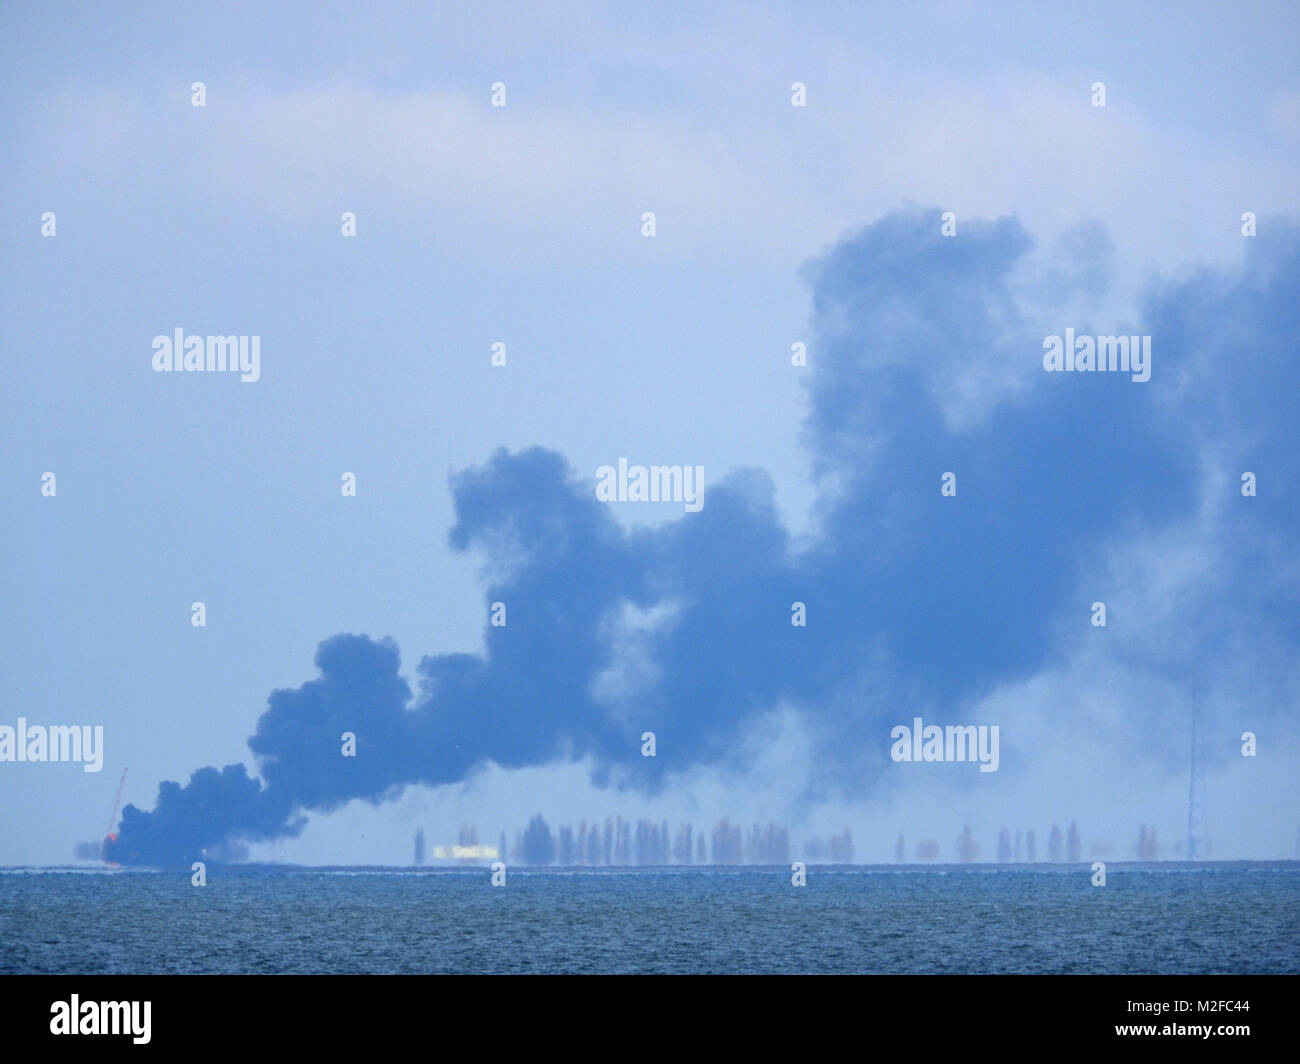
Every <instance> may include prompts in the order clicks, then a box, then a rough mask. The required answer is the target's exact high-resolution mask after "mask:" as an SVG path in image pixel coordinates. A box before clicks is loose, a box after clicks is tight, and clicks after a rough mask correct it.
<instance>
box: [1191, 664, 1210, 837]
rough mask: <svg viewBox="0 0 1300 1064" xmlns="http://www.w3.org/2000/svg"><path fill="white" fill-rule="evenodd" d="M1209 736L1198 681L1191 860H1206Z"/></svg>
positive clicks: (1194, 709)
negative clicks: (1206, 795)
mask: <svg viewBox="0 0 1300 1064" xmlns="http://www.w3.org/2000/svg"><path fill="white" fill-rule="evenodd" d="M1206 819H1207V818H1206V814H1205V736H1204V728H1203V726H1202V724H1201V707H1200V704H1199V702H1198V701H1197V698H1196V680H1195V679H1193V680H1192V763H1191V771H1190V772H1189V773H1188V783H1187V859H1188V860H1189V861H1196V860H1199V859H1202V858H1203V857H1204V856H1205V851H1206V850H1207V849H1208V845H1207V842H1206V837H1205V836H1206V828H1205V825H1206Z"/></svg>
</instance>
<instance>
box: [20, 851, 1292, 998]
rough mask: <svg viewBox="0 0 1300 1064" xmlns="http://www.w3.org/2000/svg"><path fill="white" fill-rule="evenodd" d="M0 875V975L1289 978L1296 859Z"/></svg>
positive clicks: (44, 871) (271, 869)
mask: <svg viewBox="0 0 1300 1064" xmlns="http://www.w3.org/2000/svg"><path fill="white" fill-rule="evenodd" d="M489 875H490V873H489V871H488V870H487V869H485V868H475V869H459V868H457V869H445V870H444V869H438V870H430V869H356V868H351V869H343V868H332V869H331V868H297V867H278V866H269V867H268V866H260V867H226V868H222V867H217V866H209V868H208V879H207V885H206V886H203V887H195V886H191V884H190V873H189V871H188V870H182V871H177V872H159V871H143V870H134V869H108V868H104V869H94V868H80V869H76V868H69V869H36V868H32V869H24V868H6V869H0V972H5V973H14V972H49V973H78V974H80V973H168V972H177V973H225V972H237V973H245V972H263V973H269V972H358V973H360V972H384V973H389V972H391V973H408V972H409V973H425V972H430V973H436V972H483V973H486V972H570V973H605V972H699V973H703V972H754V973H758V972H771V973H790V972H820V973H863V972H868V973H869V972H885V973H939V972H968V973H969V972H1078V973H1138V972H1153V973H1182V972H1226V973H1245V972H1298V971H1300V864H1297V863H1295V862H1284V863H1283V862H1279V863H1267V864H1255V865H1249V864H1236V863H1232V864H1209V865H1201V866H1187V865H1172V864H1171V865H1158V864H1156V865H1144V866H1135V865H1111V866H1110V867H1109V868H1108V870H1107V882H1106V885H1105V886H1104V887H1094V886H1092V885H1091V882H1090V880H1091V874H1090V872H1089V870H1088V868H1087V866H1073V867H1062V866H1059V865H1058V866H1041V865H1038V866H1032V867H1027V866H1013V867H1008V866H1000V867H992V866H949V867H927V868H924V869H921V868H907V867H904V868H898V867H869V866H868V867H818V866H812V867H810V868H809V869H808V881H807V885H806V886H803V887H794V886H792V885H791V882H790V870H789V869H788V868H752V867H746V868H671V869H620V870H613V869H571V870H562V869H545V870H540V869H539V870H536V871H531V872H530V871H528V870H524V869H511V870H509V871H508V873H507V882H506V885H505V886H502V887H493V886H491V884H490V882H489Z"/></svg>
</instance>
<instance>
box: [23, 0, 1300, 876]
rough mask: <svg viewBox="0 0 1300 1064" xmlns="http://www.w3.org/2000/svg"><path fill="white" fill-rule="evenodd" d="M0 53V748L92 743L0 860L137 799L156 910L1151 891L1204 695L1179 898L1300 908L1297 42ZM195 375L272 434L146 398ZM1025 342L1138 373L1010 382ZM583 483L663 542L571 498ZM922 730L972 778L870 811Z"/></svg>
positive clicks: (713, 9)
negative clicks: (631, 881)
mask: <svg viewBox="0 0 1300 1064" xmlns="http://www.w3.org/2000/svg"><path fill="white" fill-rule="evenodd" d="M0 29H2V30H3V32H2V33H0V52H2V53H3V55H2V58H3V65H2V67H0V69H3V71H4V75H3V80H2V81H0V85H3V93H2V94H0V143H2V144H3V145H4V151H3V153H0V191H2V192H3V196H2V197H0V202H3V204H4V207H3V209H2V210H0V248H2V249H3V250H2V251H0V315H2V320H3V327H4V337H5V343H4V375H5V387H4V388H3V389H0V455H2V456H3V460H2V461H0V477H3V482H2V488H3V498H4V500H5V503H6V505H5V507H4V510H3V517H2V518H0V555H2V556H3V558H4V568H3V588H4V590H3V594H2V595H0V624H2V625H3V628H2V630H3V635H4V639H3V643H2V644H0V645H2V646H3V649H2V650H0V670H2V671H3V675H4V677H5V680H6V682H5V683H4V685H3V688H0V700H2V701H3V706H0V725H4V724H6V723H9V724H14V723H16V721H17V719H18V718H19V717H25V718H27V719H28V720H29V721H31V722H34V723H42V724H50V725H56V724H86V725H93V726H102V727H103V729H104V737H105V738H104V764H103V769H102V771H100V772H98V773H86V772H83V771H82V769H81V767H80V766H78V765H75V764H54V763H37V764H32V763H9V762H0V809H3V810H4V813H5V815H4V816H3V818H2V825H3V826H0V864H5V865H12V864H63V863H67V862H69V861H70V860H71V857H72V851H73V847H74V845H75V844H76V843H77V842H80V841H84V840H88V839H97V838H99V837H101V836H102V835H103V833H104V831H105V828H106V826H107V821H108V815H109V811H110V809H111V807H112V803H113V798H114V794H115V791H116V789H117V786H118V781H119V779H120V777H121V773H122V770H123V769H124V768H129V772H128V775H127V779H126V784H125V789H124V796H123V802H124V804H131V805H133V806H134V807H135V809H136V813H137V818H136V819H135V820H134V821H133V823H134V825H135V830H136V835H135V836H134V837H135V838H137V839H139V840H140V845H141V847H142V850H141V852H148V853H153V854H155V855H156V856H158V857H159V858H160V859H172V858H176V857H178V856H179V855H182V854H189V853H190V852H191V851H193V850H194V849H195V848H196V847H202V846H215V845H216V843H217V836H222V837H227V836H230V837H235V836H239V835H240V834H241V833H242V834H243V835H244V836H245V837H247V838H248V839H249V841H250V844H251V847H252V851H251V852H252V854H253V856H255V857H257V858H260V859H266V860H280V861H295V862H303V863H332V864H396V863H405V862H406V861H408V860H409V859H410V853H411V838H412V836H413V834H414V831H415V829H416V828H417V827H422V828H423V829H424V830H425V833H426V835H427V836H428V838H429V844H430V846H433V845H443V844H450V843H453V842H454V841H455V836H456V832H457V831H458V829H459V827H460V825H461V824H462V823H474V824H476V825H477V826H478V829H479V832H480V835H481V836H483V837H485V838H490V839H495V838H496V835H497V833H498V832H499V831H500V830H503V829H504V830H506V831H507V832H508V833H511V834H512V833H513V831H514V830H515V829H517V828H520V827H522V826H523V825H524V824H525V823H526V822H527V820H528V819H529V818H530V817H531V816H532V815H533V814H535V813H541V814H543V815H545V816H546V817H547V819H548V820H549V821H551V822H552V823H556V822H564V821H571V822H576V821H578V820H579V819H582V818H586V819H588V820H591V819H602V820H603V819H604V817H605V816H607V815H610V814H621V815H623V816H624V817H626V818H629V819H636V818H639V817H641V816H648V817H650V818H652V819H654V820H655V821H659V820H661V819H665V818H666V819H668V820H670V821H671V822H672V823H674V824H676V823H677V822H678V821H680V820H683V819H689V820H692V821H694V822H695V824H696V827H697V830H698V829H699V828H700V827H702V826H705V825H710V824H712V823H713V821H715V820H716V819H718V818H719V817H722V816H727V817H730V818H731V819H732V820H733V821H735V820H739V821H740V822H742V823H745V824H749V823H752V822H756V821H759V822H762V823H767V822H768V821H769V820H775V821H777V822H778V823H783V824H786V825H788V826H789V827H790V828H791V830H792V833H793V835H794V837H795V839H796V846H795V850H796V851H797V850H798V841H797V840H799V839H800V838H804V837H809V836H812V835H820V836H827V835H829V834H831V833H832V832H836V831H839V830H841V829H843V828H845V827H848V828H850V829H851V830H852V833H853V838H854V842H855V848H856V853H857V856H858V859H860V860H887V859H890V858H891V857H892V854H893V849H894V843H895V839H896V837H897V836H898V835H899V834H900V833H901V834H903V835H904V837H905V839H906V840H907V848H908V850H909V851H911V849H912V848H913V845H914V843H915V842H917V841H920V840H921V839H926V838H934V839H937V840H939V842H940V845H941V847H942V851H943V854H944V855H945V857H949V858H951V857H952V855H953V853H954V851H953V846H952V840H954V839H955V838H956V837H957V835H958V834H959V832H960V831H961V830H962V828H963V827H964V826H965V825H967V824H969V825H971V827H972V830H973V832H974V835H975V837H976V838H977V839H978V840H980V842H981V845H982V848H983V853H984V856H986V857H987V856H990V855H991V850H992V847H993V843H994V840H995V837H996V834H997V832H998V830H999V829H1000V828H1001V827H1003V826H1007V827H1009V828H1011V829H1019V828H1032V829H1033V830H1035V832H1036V833H1037V835H1038V836H1039V838H1040V840H1041V839H1044V838H1045V837H1046V835H1047V832H1048V830H1049V829H1050V826H1051V824H1052V823H1059V824H1060V825H1061V826H1062V828H1064V827H1065V825H1066V824H1067V823H1068V822H1069V821H1071V820H1076V821H1077V822H1078V824H1079V828H1080V832H1081V834H1082V836H1083V838H1084V840H1085V849H1086V850H1087V851H1088V852H1090V853H1097V854H1103V855H1109V856H1112V857H1114V858H1116V859H1119V858H1121V857H1127V856H1132V850H1133V844H1134V842H1135V841H1136V838H1137V835H1138V830H1139V824H1140V823H1145V824H1150V825H1154V826H1155V828H1156V830H1157V832H1158V835H1159V838H1160V839H1161V840H1162V844H1163V845H1164V846H1165V854H1164V855H1165V856H1170V857H1172V856H1175V855H1176V854H1175V852H1174V849H1173V847H1174V842H1175V840H1177V839H1178V838H1179V837H1181V836H1182V835H1185V833H1186V830H1187V797H1188V754H1189V750H1190V735H1189V728H1188V725H1189V722H1190V719H1191V707H1192V702H1193V700H1195V701H1196V704H1197V705H1198V706H1199V708H1200V710H1201V713H1202V718H1203V720H1204V732H1203V738H1204V742H1205V751H1204V756H1205V763H1206V776H1205V795H1206V805H1207V817H1208V824H1207V833H1208V837H1209V839H1210V842H1211V845H1212V851H1211V852H1212V855H1213V856H1216V857H1223V858H1282V857H1294V856H1297V845H1300V787H1297V780H1296V769H1295V766H1296V764H1297V759H1298V757H1300V734H1298V730H1297V709H1296V707H1297V696H1298V695H1300V669H1298V667H1297V662H1298V661H1300V657H1298V656H1297V654H1296V651H1297V646H1298V644H1300V629H1298V627H1297V618H1298V617H1300V612H1297V606H1298V605H1300V595H1298V591H1300V568H1298V567H1297V562H1296V554H1295V549H1294V547H1295V542H1296V534H1297V531H1300V513H1298V512H1297V503H1296V493H1297V472H1300V470H1298V469H1297V446H1296V444H1297V431H1298V430H1297V428H1296V417H1295V411H1296V399H1295V395H1296V385H1297V384H1298V383H1300V380H1298V379H1297V378H1298V377H1300V370H1298V368H1297V367H1298V366H1300V363H1298V362H1297V356H1298V355H1300V343H1298V341H1297V335H1300V332H1298V331H1297V330H1298V329H1300V322H1298V321H1297V310H1296V305H1297V302H1298V301H1297V299H1296V293H1297V290H1298V288H1300V182H1297V181H1296V175H1297V163H1298V162H1300V75H1297V73H1296V72H1297V71H1298V70H1300V61H1298V60H1300V54H1298V53H1300V33H1297V30H1300V13H1298V12H1297V10H1296V9H1295V7H1294V6H1293V5H1289V4H1267V3H1253V4H1252V3H1244V4H1237V5H1231V6H1230V7H1229V6H1226V5H1213V4H1204V5H1202V4H1181V5H1178V7H1177V10H1176V12H1175V11H1174V9H1173V8H1171V7H1170V6H1169V5H1154V4H1132V3H1126V4H1098V5H1088V10H1087V11H1083V10H1074V9H1071V10H1068V11H1067V10H1057V11H1053V10H1044V9H1043V7H1042V6H1041V5H1012V4H1002V5H992V6H991V7H990V6H989V5H977V4H967V3H940V4H931V5H920V6H918V8H917V10H915V11H909V12H907V13H901V12H899V11H898V10H897V9H896V5H888V4H882V5H862V4H842V5H840V4H818V5H802V6H799V5H785V4H745V5H711V6H710V8H709V10H707V11H701V10H698V9H697V7H695V6H692V5H657V6H656V7H655V8H654V9H653V10H648V9H646V8H644V6H639V5H624V4H613V5H563V4H559V5H547V12H546V13H545V14H544V15H543V14H541V13H539V12H534V11H529V10H518V9H506V8H500V9H491V10H486V11H479V10H476V11H465V12H448V11H439V10H435V9H433V8H431V7H429V6H426V5H409V6H408V5H386V4H373V5H367V7H366V8H365V9H364V11H358V12H355V13H336V12H331V13H329V14H328V15H327V16H326V15H323V14H322V13H321V11H320V10H319V8H318V7H316V6H312V5H303V4H294V3H287V4H281V5H274V6H273V9H272V10H267V9H266V7H265V5H231V6H223V7H222V8H221V9H209V8H206V7H205V8H196V9H186V10H184V11H181V10H177V9H175V8H174V7H173V6H170V5H151V4H144V5H139V6H137V7H134V8H133V9H132V11H131V12H129V13H121V12H113V13H109V12H101V11H94V10H87V9H85V8H82V7H78V6H72V5H60V4H49V5H40V6H34V7H28V8H25V9H24V8H19V7H17V6H16V5H9V6H6V7H5V9H4V10H3V12H2V13H0ZM195 82H202V83H203V86H204V90H205V105H204V106H202V107H196V106H193V103H192V97H193V88H192V86H193V85H194V83H195ZM796 82H798V83H802V85H804V86H805V91H806V106H794V105H793V104H792V86H793V85H794V84H795V83H796ZM1096 82H1102V83H1104V85H1105V93H1106V100H1105V106H1104V107H1101V106H1095V105H1094V99H1095V89H1094V88H1093V86H1094V83H1096ZM497 83H501V84H503V85H504V86H505V93H506V96H505V106H503V107H494V106H493V104H492V95H493V86H494V84H497ZM647 211H649V212H653V213H654V217H655V232H654V235H653V236H652V237H650V236H645V235H643V215H644V213H645V212H647ZM45 212H53V214H54V215H55V219H56V232H55V235H53V236H45V235H42V228H43V220H42V216H43V215H44V214H45ZM344 212H352V213H353V214H354V215H355V219H356V235H355V236H354V237H349V236H344V235H342V231H341V230H342V224H341V218H342V215H343V213H344ZM944 212H951V213H952V215H953V216H954V219H955V233H954V235H952V236H945V235H943V233H942V227H943V214H944ZM1245 212H1251V213H1252V214H1253V215H1254V216H1255V217H1256V233H1255V235H1254V236H1245V235H1243V221H1242V215H1243V214H1244V213H1245ZM177 328H182V329H184V330H185V332H186V334H192V335H208V334H219V335H232V334H233V335H249V336H257V337H259V338H260V352H261V364H260V377H259V379H258V380H257V381H256V382H242V381H240V380H239V377H238V376H237V375H229V374H206V373H189V374H186V373H158V372H155V371H154V369H153V367H152V360H153V357H154V349H153V346H152V345H153V341H154V338H155V337H157V336H160V335H164V336H169V335H171V334H172V332H173V330H175V329H177ZM1067 328H1068V329H1072V330H1074V332H1075V333H1077V334H1080V335H1111V334H1125V335H1127V334H1133V335H1141V336H1150V337H1151V348H1152V352H1153V354H1152V361H1151V379H1150V380H1149V381H1146V382H1134V381H1131V380H1130V379H1129V378H1128V377H1127V376H1122V375H1119V374H1113V373H1105V374H1092V375H1083V374H1070V373H1060V374H1053V373H1046V372H1045V371H1044V369H1043V365H1042V356H1043V340H1044V338H1045V337H1048V336H1050V335H1064V333H1065V330H1066V329H1067ZM496 343H502V344H505V345H506V352H507V354H506V364H505V365H504V366H494V365H493V364H492V348H493V345H494V344H496ZM796 343H801V344H804V345H805V349H806V352H807V364H806V365H804V366H796V365H792V364H791V346H792V345H793V344H796ZM624 457H625V458H627V460H628V461H629V463H633V464H635V463H643V464H646V465H650V464H680V465H689V466H693V467H694V466H698V467H702V468H703V471H704V473H703V485H704V487H703V499H704V505H703V507H702V509H700V510H699V512H697V513H688V512H684V509H683V506H682V505H681V504H680V503H675V504H674V503H645V502H642V503H638V502H617V503H607V502H603V501H601V500H600V499H598V498H597V494H596V483H597V478H596V473H597V470H598V468H599V467H601V466H603V465H607V464H615V465H616V464H617V462H618V460H619V459H620V458H624ZM950 471H951V472H955V474H956V483H957V494H956V496H955V497H946V496H943V495H941V494H940V483H941V481H940V478H941V476H942V474H943V473H945V472H950ZM1246 471H1250V472H1253V473H1255V474H1256V477H1257V484H1258V487H1257V494H1256V495H1254V496H1252V497H1247V496H1243V495H1242V494H1241V491H1240V483H1241V476H1242V474H1243V473H1244V472H1246ZM46 472H54V473H55V474H56V477H57V493H56V494H55V495H54V496H52V497H51V496H48V495H45V494H43V493H42V477H43V474H44V473H46ZM346 472H351V473H354V474H355V477H356V483H357V490H356V495H355V497H349V496H344V495H343V494H342V492H341V490H340V483H341V478H342V476H343V474H344V473H346ZM200 601H201V602H203V603H204V607H205V611H206V616H205V620H206V624H205V626H203V627H195V626H194V625H193V624H192V604H193V603H195V602H200ZM496 601H503V602H505V604H506V607H507V610H508V621H507V624H506V626H505V627H504V628H494V627H492V626H491V625H490V624H489V614H490V606H491V603H493V602H496ZM1096 601H1103V602H1105V603H1106V607H1107V624H1106V626H1105V627H1104V628H1099V627H1096V626H1094V624H1093V623H1092V617H1093V611H1092V604H1093V603H1094V602H1096ZM794 602H803V603H804V604H805V606H806V612H807V621H808V623H807V626H806V627H803V628H800V627H795V626H794V625H792V624H791V623H790V619H791V607H792V604H793V603H794ZM918 716H920V717H922V718H924V720H925V721H926V723H936V724H941V725H947V724H957V723H972V724H977V725H978V724H984V725H997V726H998V727H999V729H1000V736H1001V761H1000V766H999V769H998V771H997V772H991V773H980V772H979V771H977V770H976V769H975V767H974V766H972V765H969V764H965V765H963V764H942V763H939V764H906V763H895V762H893V761H891V759H890V756H889V750H890V746H891V741H890V731H891V729H892V728H893V727H894V726H895V725H899V724H910V723H911V721H912V720H913V719H914V718H915V717H918ZM354 722H355V724H354ZM349 728H351V729H352V730H354V731H355V732H356V734H357V735H358V751H359V752H358V756H357V757H356V758H355V759H352V760H343V759H342V758H341V757H340V756H339V752H338V747H339V742H338V739H339V734H340V733H341V732H342V731H343V730H345V729H349ZM645 730H653V731H654V732H655V734H656V739H657V746H658V750H657V754H656V757H655V758H654V759H647V758H643V757H642V756H641V753H640V748H641V745H642V743H641V740H640V736H641V735H642V733H643V732H644V731H645ZM1247 731H1250V732H1252V733H1254V734H1255V735H1256V737H1257V750H1256V754H1255V756H1254V757H1244V756H1242V753H1241V749H1242V740H1241V736H1242V734H1243V733H1244V732H1247ZM250 739H251V740H252V743H251V746H250ZM237 764H242V765H244V766H246V775H243V774H241V773H240V772H236V771H233V770H232V771H231V772H230V773H227V774H225V775H218V774H216V773H213V774H212V776H211V777H209V776H202V777H200V784H199V786H198V787H196V788H194V789H191V790H188V791H180V790H179V789H176V790H175V791H173V792H170V798H169V802H168V803H167V804H165V812H166V816H165V817H164V816H161V815H160V816H159V817H156V818H154V819H152V820H150V819H149V818H148V816H147V814H148V813H149V811H152V810H154V809H155V807H156V806H157V805H158V801H159V785H160V783H162V782H163V781H178V782H179V783H180V784H181V785H184V784H186V783H187V781H189V780H190V777H191V773H193V772H195V771H196V770H199V769H201V768H203V767H204V766H212V767H213V768H214V769H217V770H220V769H222V768H223V767H224V766H227V765H237ZM205 787H210V788H211V791H210V792H209V791H206V790H204V788H205ZM205 796H207V798H211V802H212V803H213V804H212V805H207V806H205V805H204V804H203V801H204V800H206V798H205ZM214 808H215V809H218V810H219V812H213V809H214ZM164 821H165V825H164ZM150 847H155V849H150ZM1040 847H1041V842H1040Z"/></svg>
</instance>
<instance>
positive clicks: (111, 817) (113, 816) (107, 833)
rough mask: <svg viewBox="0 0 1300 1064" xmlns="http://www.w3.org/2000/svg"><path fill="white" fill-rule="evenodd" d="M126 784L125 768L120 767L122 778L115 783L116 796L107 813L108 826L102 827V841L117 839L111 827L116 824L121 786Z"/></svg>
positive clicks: (120, 800) (114, 840)
mask: <svg viewBox="0 0 1300 1064" xmlns="http://www.w3.org/2000/svg"><path fill="white" fill-rule="evenodd" d="M125 786H126V769H122V778H121V779H120V780H119V781H118V783H117V796H116V797H115V798H114V799H113V811H112V812H111V813H109V814H108V827H107V828H105V829H104V841H105V842H108V841H110V840H111V841H113V842H116V841H117V836H116V835H115V834H113V828H114V827H116V826H117V807H118V806H119V805H121V804H122V788H123V787H125Z"/></svg>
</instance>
